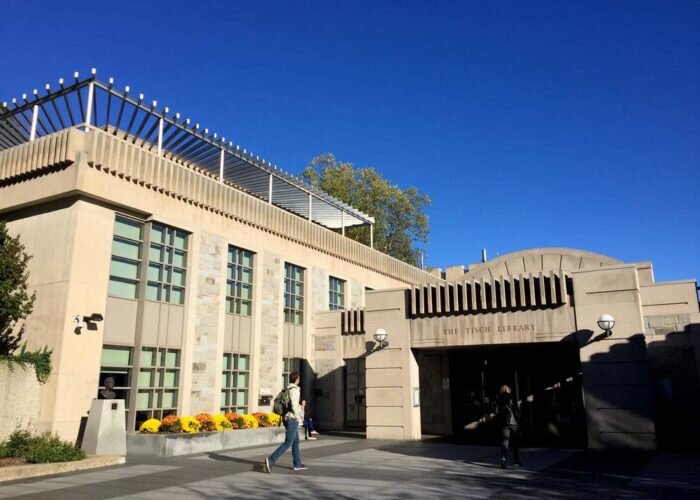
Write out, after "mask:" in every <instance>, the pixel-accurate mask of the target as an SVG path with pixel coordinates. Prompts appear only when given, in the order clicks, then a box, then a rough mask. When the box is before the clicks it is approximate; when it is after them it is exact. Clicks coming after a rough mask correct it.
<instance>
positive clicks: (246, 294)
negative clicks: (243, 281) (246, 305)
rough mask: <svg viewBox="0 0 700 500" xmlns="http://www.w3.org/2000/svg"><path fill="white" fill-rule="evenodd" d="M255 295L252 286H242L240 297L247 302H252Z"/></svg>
mask: <svg viewBox="0 0 700 500" xmlns="http://www.w3.org/2000/svg"><path fill="white" fill-rule="evenodd" d="M252 295H253V287H252V285H241V295H240V297H241V298H242V299H245V300H250V299H251V298H252Z"/></svg>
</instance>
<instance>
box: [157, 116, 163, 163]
mask: <svg viewBox="0 0 700 500" xmlns="http://www.w3.org/2000/svg"><path fill="white" fill-rule="evenodd" d="M162 153H163V118H161V119H160V120H159V121H158V156H160V155H161V154H162Z"/></svg>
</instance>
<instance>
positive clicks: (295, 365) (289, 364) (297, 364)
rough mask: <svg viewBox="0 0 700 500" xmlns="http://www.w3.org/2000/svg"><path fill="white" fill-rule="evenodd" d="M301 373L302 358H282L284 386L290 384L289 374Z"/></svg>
mask: <svg viewBox="0 0 700 500" xmlns="http://www.w3.org/2000/svg"><path fill="white" fill-rule="evenodd" d="M292 372H297V373H299V374H301V358H282V387H287V386H288V385H289V374H290V373H292Z"/></svg>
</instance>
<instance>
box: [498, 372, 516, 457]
mask: <svg viewBox="0 0 700 500" xmlns="http://www.w3.org/2000/svg"><path fill="white" fill-rule="evenodd" d="M495 413H496V420H497V422H498V425H499V428H500V430H501V437H502V438H503V439H502V440H501V468H503V469H506V468H508V465H507V463H506V461H507V458H508V447H509V446H510V447H511V448H512V449H513V465H514V466H516V467H519V466H520V465H521V464H520V450H519V444H520V443H518V438H519V434H518V424H519V423H520V408H519V407H518V404H517V403H516V402H515V401H514V400H513V395H512V391H511V389H510V387H509V386H507V385H503V386H501V390H500V393H499V395H498V398H497V399H496V411H495Z"/></svg>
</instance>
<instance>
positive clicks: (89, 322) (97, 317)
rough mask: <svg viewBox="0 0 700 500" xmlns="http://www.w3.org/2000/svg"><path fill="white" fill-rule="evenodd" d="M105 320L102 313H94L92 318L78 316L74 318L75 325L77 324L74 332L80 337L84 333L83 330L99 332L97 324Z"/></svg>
mask: <svg viewBox="0 0 700 500" xmlns="http://www.w3.org/2000/svg"><path fill="white" fill-rule="evenodd" d="M104 319H105V318H104V316H102V315H101V314H100V313H92V314H91V315H90V316H83V315H82V314H76V315H75V316H73V323H75V329H74V330H73V331H74V332H75V334H76V335H80V334H81V333H82V329H83V328H86V327H87V329H88V330H97V325H96V324H95V323H97V322H98V321H102V320H104Z"/></svg>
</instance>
